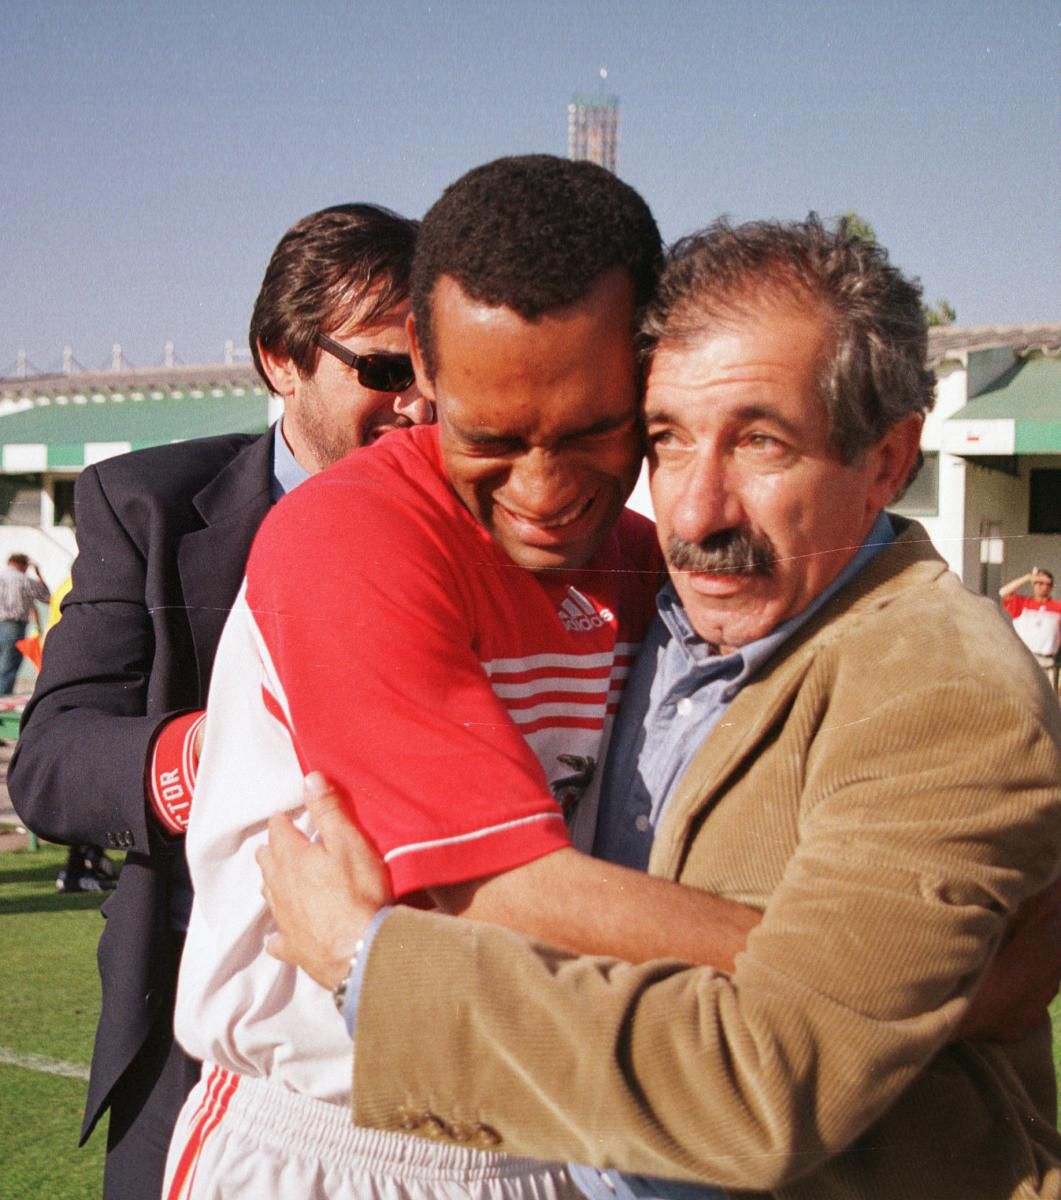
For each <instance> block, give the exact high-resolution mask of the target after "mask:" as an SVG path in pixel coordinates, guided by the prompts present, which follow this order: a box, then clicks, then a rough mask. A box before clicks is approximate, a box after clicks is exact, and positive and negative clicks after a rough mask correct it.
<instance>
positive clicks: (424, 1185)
mask: <svg viewBox="0 0 1061 1200" xmlns="http://www.w3.org/2000/svg"><path fill="white" fill-rule="evenodd" d="M162 1195H163V1197H164V1200H236V1198H239V1200H581V1197H582V1193H581V1192H580V1191H579V1190H578V1188H576V1187H575V1185H574V1184H573V1183H572V1182H571V1178H570V1176H569V1175H568V1173H567V1171H566V1169H565V1168H564V1167H562V1166H559V1165H557V1164H549V1163H542V1162H537V1161H536V1160H533V1159H528V1158H511V1157H509V1155H507V1154H497V1153H494V1152H480V1151H476V1150H468V1149H465V1148H464V1147H458V1146H449V1145H445V1146H443V1145H437V1144H436V1143H434V1142H429V1141H426V1140H424V1139H422V1138H415V1137H405V1136H404V1135H402V1134H398V1133H387V1132H383V1131H380V1130H371V1129H360V1128H358V1127H357V1126H355V1125H354V1124H352V1122H351V1120H350V1110H349V1109H348V1108H347V1107H346V1106H345V1105H343V1106H341V1105H337V1104H327V1103H325V1102H324V1101H323V1100H316V1099H313V1098H312V1097H309V1096H303V1095H300V1094H299V1093H298V1092H292V1091H289V1090H288V1089H287V1088H284V1087H281V1086H280V1085H278V1084H274V1083H270V1082H268V1080H264V1079H254V1078H252V1077H250V1076H247V1075H236V1074H235V1073H233V1072H231V1071H226V1070H223V1069H222V1068H221V1067H218V1066H216V1065H214V1064H211V1063H204V1064H203V1074H202V1078H201V1079H200V1081H199V1083H198V1084H197V1085H196V1086H195V1088H194V1089H193V1090H192V1092H191V1094H190V1095H189V1096H188V1099H187V1100H186V1101H185V1103H184V1107H183V1108H182V1109H181V1113H180V1116H179V1118H178V1119H177V1125H176V1128H175V1129H174V1132H173V1140H172V1141H171V1142H170V1148H169V1158H168V1159H167V1162H166V1180H165V1185H164V1187H163V1190H162Z"/></svg>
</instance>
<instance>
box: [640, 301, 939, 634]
mask: <svg viewBox="0 0 1061 1200" xmlns="http://www.w3.org/2000/svg"><path fill="white" fill-rule="evenodd" d="M828 350H829V332H828V327H827V325H826V324H825V322H824V320H823V319H822V318H821V317H820V316H818V315H817V314H815V313H814V311H813V309H808V308H806V307H804V308H798V307H796V306H795V305H794V304H792V303H787V304H775V305H773V306H771V307H759V309H758V311H756V312H755V313H754V314H752V315H735V316H733V317H732V318H731V320H730V321H729V322H727V323H726V325H725V326H717V327H715V328H713V329H712V330H711V331H709V332H706V333H704V334H703V335H701V336H700V337H699V338H696V339H694V340H693V341H692V342H690V343H681V344H678V343H667V342H664V343H661V344H660V346H659V347H658V348H657V350H656V353H655V355H654V357H653V361H652V367H651V371H650V373H649V378H648V382H647V388H646V397H645V419H646V429H647V435H648V454H649V469H650V478H651V487H652V501H653V505H654V507H655V512H656V524H657V528H658V532H659V538H660V544H661V545H662V547H663V550H664V553H665V554H666V555H667V560H668V565H669V567H670V571H671V577H672V579H673V581H674V586H675V588H676V589H677V592H678V595H679V596H680V598H681V600H682V603H683V605H684V606H685V609H686V612H687V614H688V616H689V619H690V621H691V623H692V625H693V628H694V629H695V630H696V632H697V633H698V634H699V635H700V637H702V638H703V639H704V640H705V641H707V642H709V643H710V644H711V645H713V646H716V647H718V648H720V649H721V650H722V651H723V652H725V651H728V650H731V649H734V648H737V647H739V646H743V645H747V644H748V643H749V642H752V641H755V640H756V639H757V638H760V637H763V636H764V635H766V634H767V633H769V632H770V631H771V630H773V629H775V628H776V627H777V626H778V625H780V624H781V623H782V622H783V621H785V620H787V619H788V618H789V617H792V616H795V615H796V613H798V612H800V611H801V610H802V609H803V608H805V607H806V605H807V604H808V603H810V601H811V600H812V599H813V598H814V597H815V596H816V595H818V593H819V592H821V591H822V590H823V589H824V588H825V587H827V586H828V584H829V583H830V582H831V581H832V580H833V579H834V578H835V577H836V576H837V574H839V572H840V571H841V570H842V569H843V567H844V565H845V564H846V563H847V562H849V561H850V559H851V558H852V557H853V556H854V554H855V552H856V551H857V550H858V547H859V546H860V545H861V543H862V541H863V540H864V538H865V536H866V534H867V533H868V532H869V529H870V528H871V526H872V524H873V522H874V520H875V519H876V516H877V514H878V512H879V511H880V510H881V509H882V508H883V507H884V506H885V504H887V503H889V502H890V501H891V500H892V499H893V497H894V496H895V495H896V494H897V493H898V491H899V489H900V488H901V486H902V484H903V482H904V481H905V479H906V476H907V473H908V472H909V469H910V466H911V464H912V463H913V460H914V457H915V456H916V454H917V447H918V438H919V434H920V427H921V421H920V418H919V417H911V418H908V419H906V420H905V421H902V422H900V423H899V424H898V425H896V426H894V427H893V428H892V429H891V430H889V431H888V432H887V433H886V434H885V435H884V437H882V438H881V440H880V441H879V442H877V443H876V444H874V445H873V446H870V447H869V448H868V449H867V450H866V451H864V452H863V454H862V455H861V456H860V457H859V458H858V459H857V460H856V461H855V462H853V463H850V464H845V463H843V462H841V461H840V460H839V459H838V458H837V456H836V453H835V451H834V450H833V448H832V446H831V444H830V438H829V428H828V423H827V420H826V415H825V410H824V407H823V405H822V402H821V400H820V399H819V397H818V393H817V373H818V369H819V364H820V363H821V362H822V355H823V354H825V353H827V352H828Z"/></svg>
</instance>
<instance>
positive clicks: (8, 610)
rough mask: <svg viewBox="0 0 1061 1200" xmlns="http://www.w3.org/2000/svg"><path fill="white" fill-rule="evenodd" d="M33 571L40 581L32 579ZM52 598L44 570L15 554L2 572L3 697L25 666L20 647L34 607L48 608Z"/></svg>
mask: <svg viewBox="0 0 1061 1200" xmlns="http://www.w3.org/2000/svg"><path fill="white" fill-rule="evenodd" d="M31 567H32V568H33V574H34V575H36V577H37V578H36V579H31V578H30V577H29V574H28V572H29V569H30V568H31ZM50 598H51V592H49V591H48V585H47V584H46V583H45V582H44V580H43V579H42V578H41V572H40V567H38V566H37V564H36V563H35V562H33V560H32V559H31V558H30V557H29V555H28V554H12V555H11V557H10V558H9V559H8V560H7V566H6V567H5V568H4V569H3V570H2V571H0V696H9V695H10V694H11V692H12V691H13V690H14V687H15V676H16V675H17V674H18V668H19V664H20V663H21V662H22V651H21V650H20V649H19V648H18V645H17V643H18V642H20V641H21V640H22V639H23V638H24V637H25V636H26V624H27V622H28V621H29V619H30V617H31V616H34V615H35V611H34V608H33V605H34V604H35V603H36V602H37V601H38V600H39V601H40V603H41V604H47V603H48V601H49V599H50Z"/></svg>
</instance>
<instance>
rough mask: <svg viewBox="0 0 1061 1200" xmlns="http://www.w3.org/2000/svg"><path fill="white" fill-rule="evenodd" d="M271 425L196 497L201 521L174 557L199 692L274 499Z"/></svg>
mask: <svg viewBox="0 0 1061 1200" xmlns="http://www.w3.org/2000/svg"><path fill="white" fill-rule="evenodd" d="M274 436H275V433H274V432H273V431H271V432H269V433H267V434H265V435H264V436H262V437H260V438H259V439H258V440H257V441H255V442H252V443H251V444H250V445H249V446H247V447H246V449H244V450H241V451H240V453H239V454H237V455H236V457H235V458H233V459H232V461H231V462H230V463H229V464H228V466H227V467H225V469H224V470H223V471H222V472H221V473H220V474H218V475H217V476H215V478H214V479H212V480H211V481H210V482H209V483H208V484H207V485H206V487H204V488H203V489H202V491H200V492H199V493H198V494H197V495H196V496H195V498H194V501H193V503H194V504H195V507H196V509H197V510H198V512H199V514H200V516H201V517H202V519H203V522H204V526H203V528H202V529H198V530H196V531H195V532H194V533H190V534H187V535H186V536H185V537H183V538H182V539H181V543H180V547H179V548H178V551H177V563H178V569H179V571H180V577H181V588H182V591H183V593H184V600H185V604H186V605H187V613H188V624H189V626H190V627H191V631H192V638H193V640H194V642H195V658H196V663H197V666H198V670H199V695H200V700H201V702H202V703H205V702H206V690H207V687H208V685H209V681H210V672H211V670H212V668H213V662H214V655H215V653H216V652H217V643H218V640H219V639H220V637H221V629H222V627H223V626H224V623H225V618H226V617H227V616H228V612H229V609H230V608H231V607H232V604H233V601H234V600H235V599H236V595H237V593H238V592H239V589H240V584H241V583H242V581H243V574H244V569H245V567H246V565H247V555H248V554H249V552H250V547H251V542H252V541H253V540H254V535H255V533H256V532H257V530H258V526H259V525H260V524H261V523H262V521H263V520H264V518H265V514H266V513H267V512H268V511H269V508H270V506H271V504H272V494H271V487H272V464H273V437H274Z"/></svg>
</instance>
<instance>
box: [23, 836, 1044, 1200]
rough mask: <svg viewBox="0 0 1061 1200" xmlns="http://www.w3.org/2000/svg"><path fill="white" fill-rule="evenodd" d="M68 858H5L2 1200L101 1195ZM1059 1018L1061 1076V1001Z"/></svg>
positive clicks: (90, 990) (90, 917)
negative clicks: (89, 1120)
mask: <svg viewBox="0 0 1061 1200" xmlns="http://www.w3.org/2000/svg"><path fill="white" fill-rule="evenodd" d="M65 856H66V851H65V850H61V849H59V848H57V847H54V846H42V847H41V849H40V850H39V851H38V852H36V853H30V852H27V851H13V852H9V853H4V854H0V963H2V964H3V987H2V988H0V1094H2V1095H3V1103H2V1104H0V1150H2V1155H3V1157H2V1161H0V1200H41V1197H45V1196H46V1197H48V1198H49V1200H94V1198H95V1197H98V1196H99V1194H100V1180H101V1178H102V1174H103V1144H104V1136H103V1130H102V1129H101V1130H98V1131H97V1132H96V1134H95V1135H94V1136H93V1137H92V1138H91V1139H90V1140H89V1142H88V1145H87V1146H86V1147H85V1148H84V1149H83V1150H79V1149H78V1148H77V1138H78V1131H79V1129H80V1126H81V1109H82V1105H83V1103H84V1095H85V1083H84V1078H87V1074H88V1063H89V1057H90V1055H91V1049H92V1037H93V1033H94V1031H95V1026H96V1013H97V1010H98V1004H99V984H98V981H97V976H96V955H95V948H96V942H97V940H98V938H99V934H100V930H101V927H102V921H101V919H100V916H99V912H98V909H99V906H100V903H101V899H102V898H101V896H100V895H99V894H98V893H86V894H75V895H69V896H67V895H60V894H58V893H57V892H56V891H55V876H56V874H57V873H58V871H59V868H60V866H61V865H62V863H63V861H64V859H65ZM1053 1014H1054V1061H1055V1063H1056V1064H1057V1068H1058V1075H1059V1077H1061V999H1058V1000H1055V1001H1054V1004H1053ZM34 1066H35V1067H36V1069H33V1067H34ZM42 1068H47V1069H42ZM57 1070H58V1071H69V1072H71V1073H74V1072H78V1071H80V1072H81V1073H82V1074H83V1076H84V1078H70V1077H68V1076H66V1075H62V1074H54V1073H50V1072H54V1071H57Z"/></svg>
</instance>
